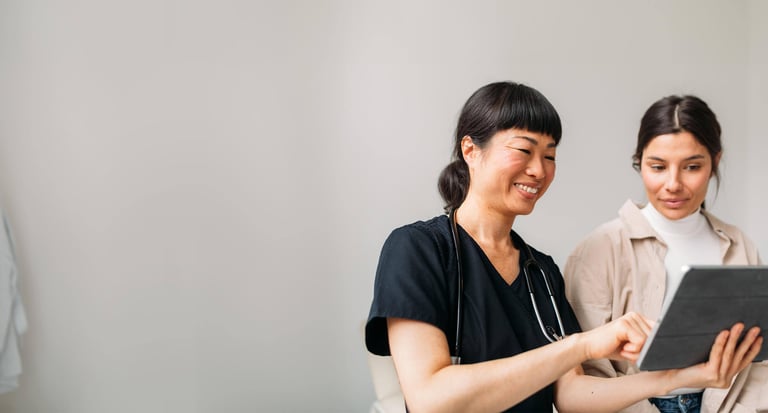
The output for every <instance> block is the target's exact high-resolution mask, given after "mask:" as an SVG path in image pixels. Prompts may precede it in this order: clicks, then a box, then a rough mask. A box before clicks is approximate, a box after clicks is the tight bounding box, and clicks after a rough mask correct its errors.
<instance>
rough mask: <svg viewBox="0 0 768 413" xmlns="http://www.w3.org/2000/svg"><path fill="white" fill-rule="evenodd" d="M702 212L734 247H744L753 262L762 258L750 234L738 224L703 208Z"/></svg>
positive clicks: (715, 229) (717, 231)
mask: <svg viewBox="0 0 768 413" xmlns="http://www.w3.org/2000/svg"><path fill="white" fill-rule="evenodd" d="M702 214H703V215H704V217H706V218H707V221H708V222H709V225H710V226H711V227H712V229H713V230H714V231H715V232H716V233H718V234H719V235H720V236H723V237H726V238H728V239H729V240H730V241H731V243H732V248H736V249H743V250H744V251H745V252H746V254H747V256H748V257H750V258H749V261H750V262H751V263H754V262H757V261H759V260H760V258H759V257H758V252H757V247H756V246H755V244H754V242H753V241H752V240H751V239H750V238H749V236H748V235H747V234H746V233H745V232H744V231H742V230H741V229H740V228H739V227H737V226H736V225H732V224H729V223H727V222H725V221H723V220H721V219H720V218H718V217H717V216H715V215H714V214H712V213H711V212H709V211H706V210H702Z"/></svg>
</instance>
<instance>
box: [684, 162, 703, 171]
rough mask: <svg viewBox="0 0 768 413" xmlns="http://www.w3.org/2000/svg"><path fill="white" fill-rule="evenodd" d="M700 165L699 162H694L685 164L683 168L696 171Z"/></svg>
mask: <svg viewBox="0 0 768 413" xmlns="http://www.w3.org/2000/svg"><path fill="white" fill-rule="evenodd" d="M701 167H702V166H701V165H700V164H697V163H694V164H690V165H687V166H686V167H685V169H686V170H688V171H698V170H700V169H701Z"/></svg>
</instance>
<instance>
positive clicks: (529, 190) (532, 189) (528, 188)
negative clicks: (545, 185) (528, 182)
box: [515, 184, 539, 194]
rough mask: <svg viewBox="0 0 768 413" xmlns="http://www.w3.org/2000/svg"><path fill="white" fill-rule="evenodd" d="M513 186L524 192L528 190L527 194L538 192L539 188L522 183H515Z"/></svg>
mask: <svg viewBox="0 0 768 413" xmlns="http://www.w3.org/2000/svg"><path fill="white" fill-rule="evenodd" d="M515 186H516V187H518V188H520V189H522V190H523V191H525V192H528V193H529V194H537V193H539V188H531V187H530V186H525V185H523V184H515Z"/></svg>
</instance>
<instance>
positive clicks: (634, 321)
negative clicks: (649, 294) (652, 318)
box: [626, 313, 651, 342]
mask: <svg viewBox="0 0 768 413" xmlns="http://www.w3.org/2000/svg"><path fill="white" fill-rule="evenodd" d="M628 316H629V317H627V318H626V321H627V323H628V324H629V327H630V328H631V329H632V332H633V333H634V336H632V338H633V340H632V341H633V342H638V341H642V342H645V339H646V338H647V337H648V335H649V334H650V333H651V329H650V326H649V324H648V322H647V321H646V320H647V319H646V318H645V317H643V316H641V315H640V314H636V313H628Z"/></svg>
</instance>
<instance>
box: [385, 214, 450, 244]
mask: <svg viewBox="0 0 768 413" xmlns="http://www.w3.org/2000/svg"><path fill="white" fill-rule="evenodd" d="M450 239H451V233H450V228H449V223H448V218H447V217H445V216H437V217H434V218H432V219H429V220H426V221H416V222H413V223H410V224H407V225H403V226H401V227H398V228H395V229H394V230H392V232H391V233H390V234H389V236H388V237H387V240H386V241H385V242H384V248H383V251H388V250H391V249H393V248H394V249H399V248H402V247H405V248H407V249H411V248H418V249H423V250H428V249H435V248H437V249H438V250H441V249H444V248H446V247H448V246H449V245H448V243H449V240H450Z"/></svg>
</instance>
